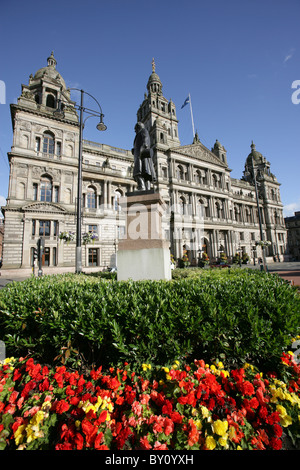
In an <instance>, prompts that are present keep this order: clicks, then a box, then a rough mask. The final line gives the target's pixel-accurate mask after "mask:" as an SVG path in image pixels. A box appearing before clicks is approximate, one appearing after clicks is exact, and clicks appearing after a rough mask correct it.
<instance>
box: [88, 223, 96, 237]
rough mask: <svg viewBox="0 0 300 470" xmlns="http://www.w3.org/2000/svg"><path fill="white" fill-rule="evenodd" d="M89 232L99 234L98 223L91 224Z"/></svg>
mask: <svg viewBox="0 0 300 470" xmlns="http://www.w3.org/2000/svg"><path fill="white" fill-rule="evenodd" d="M89 232H90V233H96V234H97V235H98V225H89Z"/></svg>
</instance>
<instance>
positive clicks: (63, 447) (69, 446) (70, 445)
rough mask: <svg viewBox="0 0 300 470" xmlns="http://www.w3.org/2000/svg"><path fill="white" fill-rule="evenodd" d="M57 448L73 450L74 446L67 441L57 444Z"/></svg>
mask: <svg viewBox="0 0 300 470" xmlns="http://www.w3.org/2000/svg"><path fill="white" fill-rule="evenodd" d="M55 450H73V446H72V444H70V442H65V443H64V444H56V446H55Z"/></svg>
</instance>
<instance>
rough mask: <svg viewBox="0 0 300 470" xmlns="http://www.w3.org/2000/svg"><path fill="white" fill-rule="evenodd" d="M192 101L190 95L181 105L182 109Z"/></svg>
mask: <svg viewBox="0 0 300 470" xmlns="http://www.w3.org/2000/svg"><path fill="white" fill-rule="evenodd" d="M189 102H190V97H189V96H188V97H187V99H186V100H185V102H184V103H183V105H182V106H181V109H182V108H184V107H185V106H186V105H187V104H189Z"/></svg>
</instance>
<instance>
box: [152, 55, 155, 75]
mask: <svg viewBox="0 0 300 470" xmlns="http://www.w3.org/2000/svg"><path fill="white" fill-rule="evenodd" d="M152 72H153V73H154V72H155V60H154V57H153V59H152Z"/></svg>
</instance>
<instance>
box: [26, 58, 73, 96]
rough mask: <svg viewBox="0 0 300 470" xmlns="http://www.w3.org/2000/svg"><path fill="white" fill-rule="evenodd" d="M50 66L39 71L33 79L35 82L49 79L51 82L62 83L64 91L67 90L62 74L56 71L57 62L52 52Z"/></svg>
mask: <svg viewBox="0 0 300 470" xmlns="http://www.w3.org/2000/svg"><path fill="white" fill-rule="evenodd" d="M47 62H48V65H47V67H42V68H41V69H39V70H38V71H37V72H36V74H35V75H34V77H33V80H41V79H48V80H50V81H54V82H59V83H61V85H62V87H63V89H65V90H66V89H67V87H66V83H65V81H64V79H63V78H62V76H61V75H60V73H58V71H57V70H56V68H55V67H56V64H57V62H56V60H55V58H54V55H53V51H52V52H51V55H50V57H48V59H47Z"/></svg>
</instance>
